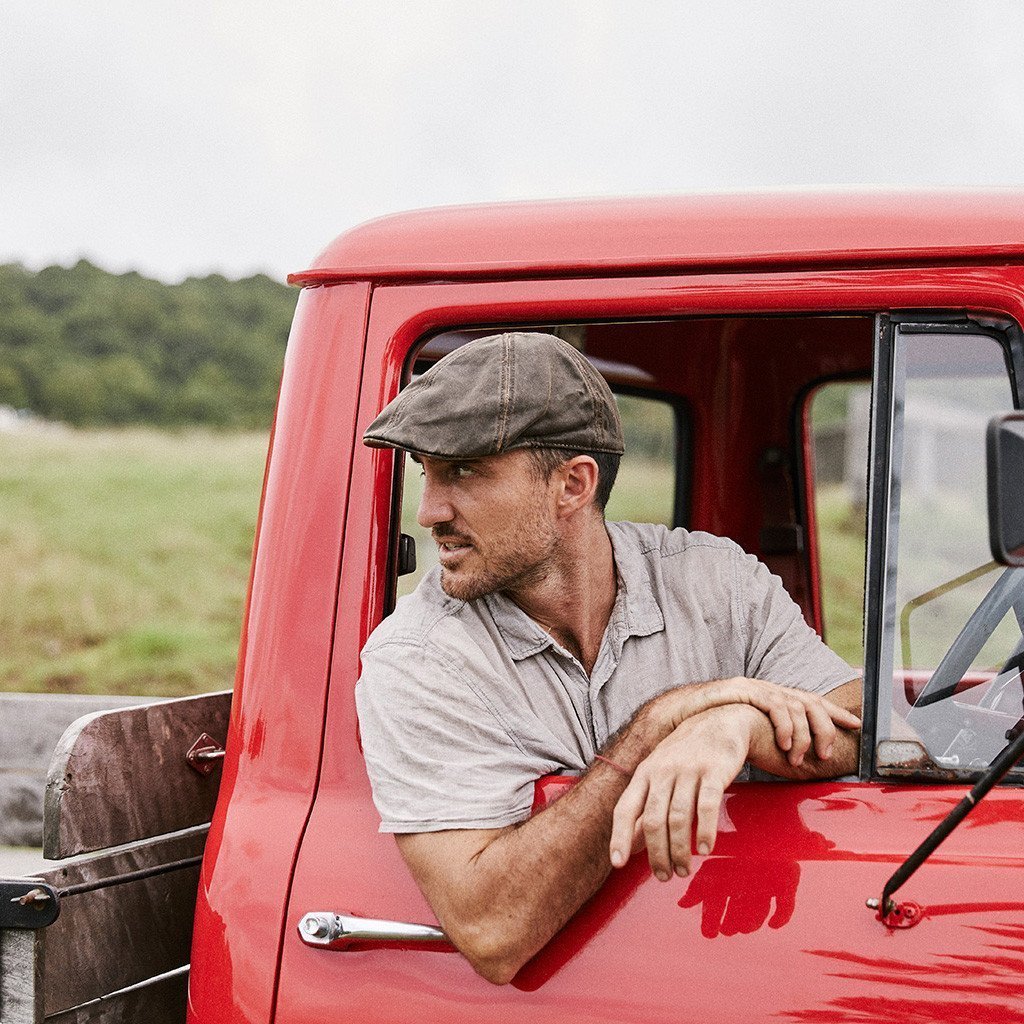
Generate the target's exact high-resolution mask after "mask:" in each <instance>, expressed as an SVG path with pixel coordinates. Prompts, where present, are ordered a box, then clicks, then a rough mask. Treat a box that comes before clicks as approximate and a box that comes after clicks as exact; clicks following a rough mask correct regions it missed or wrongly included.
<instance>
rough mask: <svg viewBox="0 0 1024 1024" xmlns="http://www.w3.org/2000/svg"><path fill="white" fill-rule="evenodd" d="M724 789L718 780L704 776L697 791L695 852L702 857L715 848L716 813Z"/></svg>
mask: <svg viewBox="0 0 1024 1024" xmlns="http://www.w3.org/2000/svg"><path fill="white" fill-rule="evenodd" d="M724 794H725V789H724V787H723V786H722V784H721V783H720V782H719V781H718V779H716V778H713V777H709V776H704V777H703V778H702V779H701V780H700V782H699V784H698V789H697V837H696V838H697V852H698V853H699V854H701V856H704V855H706V854H709V853H710V852H711V851H712V850H713V849H714V848H715V837H716V836H717V835H718V812H719V810H720V809H721V806H722V797H723V796H724Z"/></svg>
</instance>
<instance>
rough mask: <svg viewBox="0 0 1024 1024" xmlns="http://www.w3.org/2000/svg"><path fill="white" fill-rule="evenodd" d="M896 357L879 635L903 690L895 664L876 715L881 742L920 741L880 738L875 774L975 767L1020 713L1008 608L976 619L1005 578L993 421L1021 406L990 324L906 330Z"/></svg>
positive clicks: (1015, 635) (1016, 632)
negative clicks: (997, 546) (961, 329)
mask: <svg viewBox="0 0 1024 1024" xmlns="http://www.w3.org/2000/svg"><path fill="white" fill-rule="evenodd" d="M894 361H895V368H894V379H895V389H894V390H895V394H894V406H893V425H892V434H891V437H892V456H891V459H892V461H891V467H890V495H891V497H890V509H889V540H888V551H889V554H888V563H889V564H888V566H887V572H886V599H885V622H884V630H883V637H882V651H883V664H884V660H885V657H886V656H887V657H890V658H891V659H892V660H891V665H892V669H893V673H892V675H893V685H892V687H887V686H886V685H884V680H885V678H886V676H887V674H888V667H887V666H886V667H885V668H883V676H882V678H883V685H882V686H881V687H880V700H879V715H878V721H879V738H880V739H881V740H883V741H884V740H885V739H886V738H889V739H893V740H897V741H910V742H909V745H908V744H907V743H889V744H886V743H885V742H882V743H881V744H880V746H879V748H878V758H877V760H878V770H879V771H880V772H882V773H891V774H900V773H904V772H910V771H911V770H912V771H913V773H915V774H922V773H924V774H935V775H938V774H943V775H945V776H948V775H949V773H954V774H956V775H959V774H961V773H963V774H974V773H977V772H978V771H980V770H981V769H983V768H984V767H986V766H987V765H988V764H989V763H990V762H991V760H992V759H993V758H994V757H995V756H996V754H998V752H999V751H1000V750H1001V749H1002V748H1003V747H1004V746H1005V744H1006V733H1007V731H1008V730H1010V729H1012V728H1013V727H1014V726H1016V725H1017V723H1018V721H1019V720H1020V718H1021V712H1022V691H1021V678H1020V673H1019V671H1018V669H1017V668H1016V667H1014V664H1013V663H1014V661H1015V660H1016V659H1017V658H1019V655H1020V650H1019V645H1020V643H1021V627H1020V625H1019V624H1018V622H1017V619H1016V617H1015V615H1014V613H1013V611H1012V609H1010V610H1008V611H1007V612H1006V614H1003V615H998V616H989V618H990V619H991V620H992V621H989V622H987V623H984V622H981V621H980V620H979V617H978V616H975V617H974V618H973V619H972V613H973V612H975V610H976V609H978V608H979V605H981V604H982V602H983V600H984V599H985V597H986V595H987V594H988V593H989V592H990V591H992V588H993V586H994V585H995V584H996V583H997V581H999V580H1000V577H1001V575H1002V573H1003V570H1002V568H1001V567H1000V566H997V565H995V563H993V562H992V561H991V555H990V553H989V547H988V521H987V513H986V477H985V429H986V425H987V423H988V420H989V419H990V418H991V417H992V416H994V415H995V414H996V413H999V412H1002V411H1006V410H1009V409H1012V408H1013V397H1012V392H1011V385H1010V379H1009V375H1008V371H1007V367H1006V358H1005V354H1004V349H1003V346H1002V345H1001V344H1000V342H999V341H998V340H997V339H995V338H993V337H989V336H986V335H983V334H980V333H979V334H967V333H916V332H912V331H904V330H900V329H897V331H896V336H895V350H894ZM947 655H949V657H947ZM944 659H945V663H944ZM957 661H960V662H962V666H961V669H962V670H956V671H955V674H953V675H950V671H951V665H952V664H953V663H955V662H957ZM945 677H948V678H945ZM890 698H891V703H890ZM891 712H894V713H895V714H894V715H893V714H891ZM915 748H916V750H915ZM921 748H923V753H922V751H921Z"/></svg>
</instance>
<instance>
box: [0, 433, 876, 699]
mask: <svg viewBox="0 0 1024 1024" xmlns="http://www.w3.org/2000/svg"><path fill="white" fill-rule="evenodd" d="M266 444H267V439H266V436H265V435H263V434H214V433H201V432H192V433H180V434H168V433H160V432H156V431H145V430H132V431H125V432H115V431H66V430H53V431H42V430H39V431H35V430H32V431H28V430H26V431H22V432H19V433H14V434H0V690H6V691H19V690H21V691H50V692H75V693H137V694H150V695H154V696H155V695H177V694H187V693H199V692H204V691H207V690H213V689H222V688H225V687H229V686H230V685H231V684H232V681H233V676H234V665H235V657H236V653H237V648H238V635H239V629H240V624H241V615H242V602H243V599H244V595H245V585H246V580H247V578H248V572H249V560H250V555H251V549H252V537H253V530H254V528H255V522H256V512H257V507H258V503H259V492H260V484H261V480H262V475H263V463H264V459H265V456H266ZM406 481H407V494H406V502H405V506H406V510H407V512H406V516H405V517H404V523H403V528H405V529H406V531H407V532H413V533H417V532H418V533H419V543H418V548H419V555H420V563H421V571H422V570H423V568H425V567H426V566H428V565H429V564H431V563H432V561H433V558H434V554H433V552H434V545H433V544H432V542H431V541H430V539H429V537H428V536H426V535H425V534H423V533H422V531H418V528H417V527H415V522H414V517H415V504H416V500H417V497H418V495H417V491H418V485H419V474H418V472H417V471H413V472H407V474H406ZM670 488H671V480H670V477H669V474H668V472H667V470H666V469H665V467H664V465H663V464H662V465H659V464H658V463H655V462H645V461H642V460H634V461H632V462H631V461H629V460H627V461H625V462H624V463H623V466H622V471H621V473H620V476H619V481H618V483H617V484H616V489H615V492H614V494H613V497H612V501H611V503H610V505H609V509H608V514H609V518H614V519H625V518H637V519H649V520H653V521H666V518H667V517H668V516H670V511H669V510H670V508H671V497H670ZM819 517H820V519H821V524H822V528H823V531H824V532H825V537H824V538H823V545H822V547H823V561H825V562H826V563H827V566H826V568H827V571H826V587H825V603H826V622H827V623H828V627H829V640H830V641H831V642H832V643H833V645H834V646H835V647H836V648H837V649H838V650H839V652H840V653H841V654H843V655H844V656H845V657H847V658H848V659H850V660H852V661H854V662H855V663H856V662H858V661H859V658H860V654H859V651H860V636H861V623H860V615H861V611H860V602H861V597H860V593H861V576H862V574H863V537H862V536H860V537H858V535H857V531H858V529H859V528H858V526H857V523H856V521H855V519H854V520H851V519H850V517H849V515H848V514H847V513H846V512H845V511H844V508H843V506H842V502H841V497H840V496H839V495H838V493H837V494H836V495H832V494H829V495H825V496H824V497H823V502H822V504H821V505H820V507H819ZM411 582H412V580H411V579H410V578H406V579H405V580H403V581H402V583H403V584H404V587H403V590H404V589H407V588H408V586H409V584H410V583H411Z"/></svg>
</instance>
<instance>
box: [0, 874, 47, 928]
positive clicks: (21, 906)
mask: <svg viewBox="0 0 1024 1024" xmlns="http://www.w3.org/2000/svg"><path fill="white" fill-rule="evenodd" d="M58 914H60V900H59V898H58V894H57V890H56V889H54V888H53V886H52V885H47V884H46V883H45V882H39V881H37V880H35V879H33V878H19V879H10V878H3V879H0V928H25V929H30V930H33V931H34V930H35V929H37V928H45V927H46V926H47V925H51V924H53V922H54V921H56V920H57V915H58Z"/></svg>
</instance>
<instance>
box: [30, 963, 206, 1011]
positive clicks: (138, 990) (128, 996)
mask: <svg viewBox="0 0 1024 1024" xmlns="http://www.w3.org/2000/svg"><path fill="white" fill-rule="evenodd" d="M187 1003H188V971H187V970H183V971H180V972H176V973H174V974H173V975H167V976H161V977H158V978H153V979H152V980H150V981H148V982H145V983H144V984H143V985H140V986H138V987H135V988H131V989H127V990H124V991H121V992H114V993H112V994H111V995H109V996H104V997H103V998H102V999H97V1000H94V1001H92V1002H89V1003H85V1004H83V1005H82V1006H77V1007H75V1008H73V1009H71V1010H65V1011H63V1012H61V1013H58V1014H54V1015H53V1016H50V1017H46V1018H44V1024H142V1022H145V1024H185V1010H186V1006H187Z"/></svg>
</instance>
